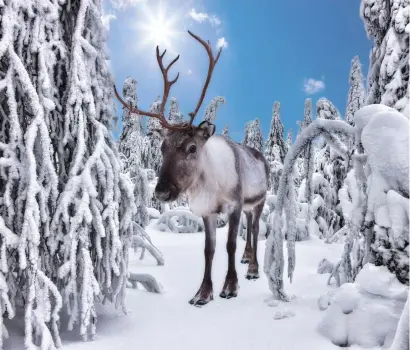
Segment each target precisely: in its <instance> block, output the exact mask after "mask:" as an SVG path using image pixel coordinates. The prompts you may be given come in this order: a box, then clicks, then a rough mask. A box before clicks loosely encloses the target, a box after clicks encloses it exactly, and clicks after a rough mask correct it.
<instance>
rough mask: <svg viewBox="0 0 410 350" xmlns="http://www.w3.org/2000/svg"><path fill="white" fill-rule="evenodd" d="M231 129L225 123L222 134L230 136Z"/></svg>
mask: <svg viewBox="0 0 410 350" xmlns="http://www.w3.org/2000/svg"><path fill="white" fill-rule="evenodd" d="M228 132H229V129H228V124H226V125H225V127H224V128H223V129H222V136H224V137H226V138H229V133H228Z"/></svg>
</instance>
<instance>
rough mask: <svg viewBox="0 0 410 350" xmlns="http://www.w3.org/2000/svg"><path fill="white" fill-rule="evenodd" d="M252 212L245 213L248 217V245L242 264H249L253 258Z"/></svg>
mask: <svg viewBox="0 0 410 350" xmlns="http://www.w3.org/2000/svg"><path fill="white" fill-rule="evenodd" d="M252 215H253V214H252V211H248V212H245V216H246V245H245V250H244V252H243V255H242V260H241V263H242V264H249V261H250V260H251V258H252Z"/></svg>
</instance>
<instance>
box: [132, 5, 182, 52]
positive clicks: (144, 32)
mask: <svg viewBox="0 0 410 350" xmlns="http://www.w3.org/2000/svg"><path fill="white" fill-rule="evenodd" d="M179 20H180V16H179V14H178V13H170V12H169V11H167V8H166V5H165V4H163V3H162V2H160V3H159V4H158V6H157V7H156V8H154V7H150V6H148V5H145V6H144V7H143V9H142V19H141V20H140V21H139V24H138V25H137V29H138V31H139V33H140V38H141V39H142V44H143V45H149V46H154V47H155V46H157V45H158V46H160V49H162V50H164V49H167V50H172V49H175V44H176V41H177V39H178V36H179V34H180V32H178V30H177V29H176V26H177V24H178V21H179Z"/></svg>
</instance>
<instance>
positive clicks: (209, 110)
mask: <svg viewBox="0 0 410 350" xmlns="http://www.w3.org/2000/svg"><path fill="white" fill-rule="evenodd" d="M223 104H225V98H224V97H222V96H216V97H214V98H213V99H212V100H211V102H210V103H209V105H208V106H207V107H206V110H205V120H206V121H208V122H210V123H214V122H215V118H216V112H217V111H218V108H219V107H220V106H221V105H223Z"/></svg>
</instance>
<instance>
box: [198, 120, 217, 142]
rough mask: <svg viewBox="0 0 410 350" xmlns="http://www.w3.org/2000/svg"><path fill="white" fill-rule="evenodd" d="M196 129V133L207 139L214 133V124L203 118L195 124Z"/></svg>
mask: <svg viewBox="0 0 410 350" xmlns="http://www.w3.org/2000/svg"><path fill="white" fill-rule="evenodd" d="M196 130H197V133H198V134H200V135H201V136H203V137H204V138H205V139H206V140H207V139H209V138H210V137H211V136H212V135H213V134H215V125H214V124H212V123H210V122H208V121H206V120H205V121H203V122H202V123H201V124H199V125H198V126H197V128H196Z"/></svg>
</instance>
